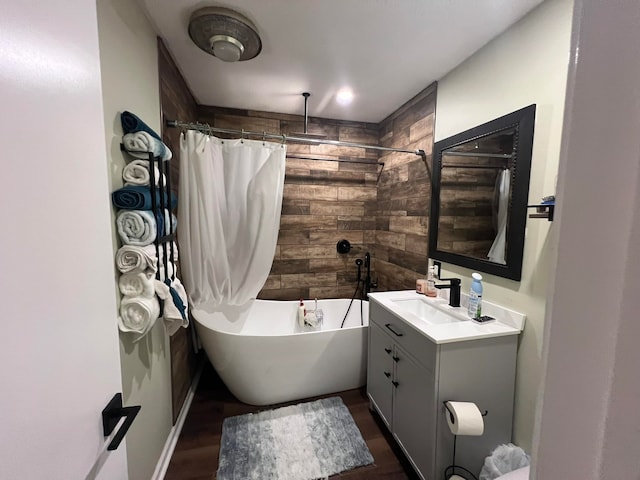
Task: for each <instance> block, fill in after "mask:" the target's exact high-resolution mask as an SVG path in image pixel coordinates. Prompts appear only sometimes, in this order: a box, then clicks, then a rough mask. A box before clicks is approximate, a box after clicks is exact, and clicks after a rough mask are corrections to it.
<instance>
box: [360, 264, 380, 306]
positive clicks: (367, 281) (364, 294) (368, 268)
mask: <svg viewBox="0 0 640 480" xmlns="http://www.w3.org/2000/svg"><path fill="white" fill-rule="evenodd" d="M364 268H365V269H366V271H367V273H366V276H365V277H364V289H363V290H362V299H363V300H366V299H367V296H368V294H369V292H370V291H371V289H372V288H377V287H378V283H377V282H372V281H371V255H370V254H369V252H367V253H365V254H364Z"/></svg>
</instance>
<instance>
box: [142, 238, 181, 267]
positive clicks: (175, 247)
mask: <svg viewBox="0 0 640 480" xmlns="http://www.w3.org/2000/svg"><path fill="white" fill-rule="evenodd" d="M171 244H173V258H172V257H171ZM166 246H167V260H169V261H172V262H177V261H178V244H177V243H176V242H171V243H167V244H166ZM164 247H165V245H164V244H161V245H158V253H159V254H160V255H159V257H158V258H159V259H160V263H162V259H163V255H164ZM140 248H142V249H143V250H144V251H145V252H146V253H147V254H148V255H150V256H152V257H153V258H154V259H155V256H156V246H155V244H153V243H152V244H151V245H147V246H146V247H140Z"/></svg>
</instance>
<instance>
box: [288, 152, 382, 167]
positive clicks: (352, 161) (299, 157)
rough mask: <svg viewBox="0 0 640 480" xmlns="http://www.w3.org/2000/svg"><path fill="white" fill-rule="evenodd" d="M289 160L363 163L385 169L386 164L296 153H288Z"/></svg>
mask: <svg viewBox="0 0 640 480" xmlns="http://www.w3.org/2000/svg"><path fill="white" fill-rule="evenodd" d="M287 158H294V159H296V160H314V161H318V162H342V163H362V164H364V165H376V166H382V167H384V162H368V161H366V160H349V159H348V158H319V157H307V156H303V155H297V154H295V153H287Z"/></svg>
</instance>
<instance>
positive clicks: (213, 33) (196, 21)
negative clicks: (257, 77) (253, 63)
mask: <svg viewBox="0 0 640 480" xmlns="http://www.w3.org/2000/svg"><path fill="white" fill-rule="evenodd" d="M189 36H190V37H191V40H193V43H195V44H196V45H197V46H198V47H200V48H201V49H202V50H204V51H205V52H207V53H208V54H210V55H213V56H215V57H217V58H219V59H220V60H223V61H225V62H242V61H244V60H250V59H252V58H255V57H256V56H257V55H258V54H259V53H260V51H261V50H262V41H261V40H260V36H259V35H258V29H257V28H256V26H255V25H254V24H253V23H252V22H251V21H250V20H249V19H248V18H246V17H245V16H243V15H240V14H239V13H238V12H236V11H234V10H231V9H229V8H223V7H205V8H201V9H199V10H196V11H195V12H193V14H192V15H191V19H190V20H189Z"/></svg>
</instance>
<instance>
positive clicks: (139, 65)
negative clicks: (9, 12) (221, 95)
mask: <svg viewBox="0 0 640 480" xmlns="http://www.w3.org/2000/svg"><path fill="white" fill-rule="evenodd" d="M97 5H98V30H99V34H100V63H101V67H102V90H103V98H104V115H105V135H106V142H107V156H108V159H107V161H108V164H109V170H110V173H111V185H110V187H111V190H115V189H117V188H119V187H121V186H122V168H123V167H124V165H125V160H124V159H125V155H126V154H124V153H123V152H121V151H120V141H121V138H122V127H121V125H120V112H122V111H123V110H129V111H131V112H133V113H135V114H136V115H138V116H139V117H140V118H142V119H143V120H144V122H145V123H147V124H148V125H149V126H150V127H151V128H153V129H154V130H155V131H156V132H160V95H159V79H158V53H157V44H156V35H155V33H154V31H153V29H152V27H151V25H150V24H149V22H148V20H147V19H146V17H145V16H144V14H143V13H142V11H141V10H140V8H139V6H138V3H137V2H134V1H131V0H98V2H97ZM112 218H115V216H114V215H113V213H112ZM116 237H117V232H116V231H115V230H114V236H113V247H114V252H115V250H116V249H117V248H118V240H117V238H116ZM116 285H117V284H116V282H115V279H114V284H113V289H114V292H116V291H117V286H116ZM114 295H116V293H114ZM120 355H121V358H122V383H123V389H124V392H123V393H124V397H125V403H126V404H129V405H142V410H141V411H140V414H139V415H138V418H137V419H136V421H135V422H134V424H133V426H132V427H131V430H130V431H129V433H128V434H127V456H128V461H129V476H130V478H131V479H132V480H138V479H149V478H151V476H152V474H153V471H154V469H155V467H156V463H157V462H158V459H159V457H160V454H161V452H162V449H163V447H164V444H165V441H166V439H167V436H168V434H169V431H170V429H171V427H172V418H171V363H170V349H169V337H168V335H166V334H165V331H164V326H163V324H162V322H156V325H155V326H154V328H153V330H152V331H151V332H150V334H149V335H147V337H146V338H145V339H144V340H142V341H140V342H139V343H137V344H134V343H133V342H132V341H131V334H128V333H120Z"/></svg>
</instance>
